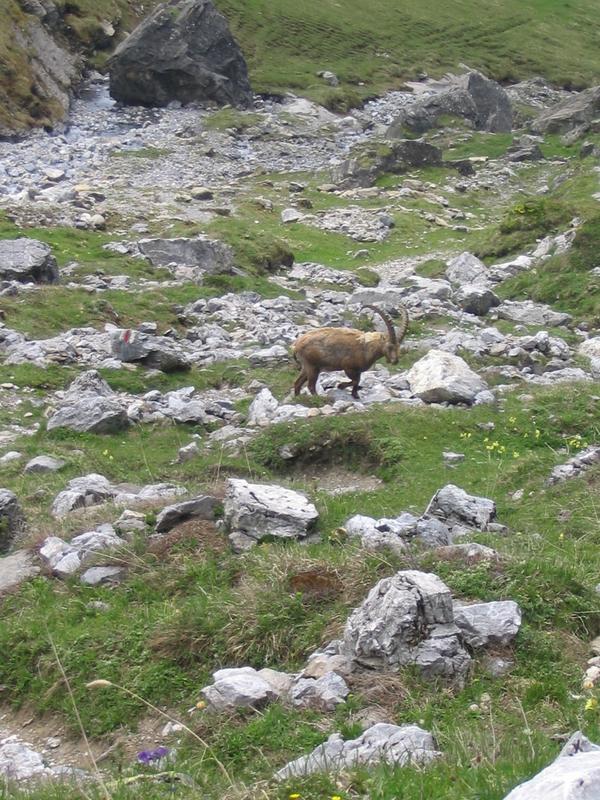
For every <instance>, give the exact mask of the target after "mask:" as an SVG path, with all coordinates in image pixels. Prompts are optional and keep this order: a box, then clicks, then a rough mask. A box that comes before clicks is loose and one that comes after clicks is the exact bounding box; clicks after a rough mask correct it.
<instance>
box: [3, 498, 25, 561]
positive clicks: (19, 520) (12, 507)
mask: <svg viewBox="0 0 600 800" xmlns="http://www.w3.org/2000/svg"><path fill="white" fill-rule="evenodd" d="M23 525H24V519H23V512H22V511H21V506H20V505H19V501H18V500H17V496H16V495H15V494H13V492H11V491H9V490H8V489H0V553H5V552H6V551H7V550H8V548H9V546H10V544H11V542H12V540H13V539H14V538H15V536H16V535H17V534H18V533H19V532H20V531H21V530H22V529H23Z"/></svg>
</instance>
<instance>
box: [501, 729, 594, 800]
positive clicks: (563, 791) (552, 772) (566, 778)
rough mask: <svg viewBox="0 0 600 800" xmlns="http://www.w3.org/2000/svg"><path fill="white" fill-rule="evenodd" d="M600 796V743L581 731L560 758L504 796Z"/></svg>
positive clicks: (573, 799)
mask: <svg viewBox="0 0 600 800" xmlns="http://www.w3.org/2000/svg"><path fill="white" fill-rule="evenodd" d="M596 797H600V747H598V745H595V744H592V743H591V742H590V741H589V740H588V739H587V738H586V737H585V736H583V735H582V734H581V733H580V732H579V731H578V732H577V733H576V734H574V736H573V737H571V739H570V740H569V742H567V744H566V745H565V747H564V748H563V750H562V752H561V753H560V755H559V756H558V758H557V759H556V760H555V761H553V762H552V764H550V765H549V766H548V767H546V768H545V769H543V770H542V771H541V772H539V773H538V774H537V775H536V776H535V777H533V778H532V779H531V780H529V781H526V782H525V783H522V784H521V785H520V786H517V787H516V789H513V790H512V792H509V793H508V794H507V795H506V797H505V798H504V800H567V798H568V800H595V798H596Z"/></svg>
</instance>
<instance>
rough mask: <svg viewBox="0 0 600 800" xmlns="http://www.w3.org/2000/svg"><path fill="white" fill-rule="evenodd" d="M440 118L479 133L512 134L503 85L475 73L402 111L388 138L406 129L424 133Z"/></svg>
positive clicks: (456, 78)
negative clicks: (451, 119) (456, 119)
mask: <svg viewBox="0 0 600 800" xmlns="http://www.w3.org/2000/svg"><path fill="white" fill-rule="evenodd" d="M441 116H453V117H459V118H461V119H464V120H466V121H467V122H469V123H470V124H471V125H472V126H473V128H475V129H476V130H480V131H490V132H492V133H508V132H509V131H511V130H512V121H513V120H512V106H511V102H510V98H509V97H508V95H507V93H506V92H505V91H504V89H503V88H502V87H501V86H500V84H498V83H496V82H495V81H492V80H490V79H489V78H486V77H485V76H484V75H482V74H481V73H480V72H476V71H472V72H468V73H466V74H464V75H458V76H452V77H451V78H449V79H448V81H447V84H446V85H445V86H442V87H440V90H439V91H436V92H434V93H433V94H430V95H427V96H425V97H424V98H423V99H419V100H417V101H416V102H415V103H413V104H412V105H409V106H407V107H406V109H403V111H402V112H401V114H400V116H399V117H397V118H396V119H395V120H394V122H393V123H392V126H391V128H390V129H389V130H388V133H387V135H388V136H391V135H394V134H396V133H401V132H402V131H403V129H406V128H408V129H409V130H412V131H414V132H415V133H424V132H425V131H428V130H430V129H431V128H433V127H435V126H436V125H437V122H438V119H439V118H440V117H441Z"/></svg>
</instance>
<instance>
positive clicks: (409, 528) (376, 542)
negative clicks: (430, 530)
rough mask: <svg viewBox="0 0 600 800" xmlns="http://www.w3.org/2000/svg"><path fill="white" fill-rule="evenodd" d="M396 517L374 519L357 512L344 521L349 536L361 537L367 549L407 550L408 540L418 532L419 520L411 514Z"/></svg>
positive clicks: (353, 537)
mask: <svg viewBox="0 0 600 800" xmlns="http://www.w3.org/2000/svg"><path fill="white" fill-rule="evenodd" d="M403 517H404V519H403V518H402V517H401V518H399V519H397V520H395V519H385V518H383V519H373V518H372V517H365V516H363V515H362V514H355V515H354V516H353V517H350V519H349V520H347V521H346V522H345V523H344V528H345V530H346V533H347V534H348V536H349V537H350V538H352V539H360V542H361V544H362V546H363V547H365V548H366V549H367V550H381V549H382V548H384V547H389V548H390V549H391V550H394V551H396V552H398V553H402V552H403V551H404V550H406V546H407V542H408V541H409V540H410V539H411V538H412V537H413V536H414V535H415V534H416V527H417V520H416V517H413V516H412V515H411V514H405V515H403Z"/></svg>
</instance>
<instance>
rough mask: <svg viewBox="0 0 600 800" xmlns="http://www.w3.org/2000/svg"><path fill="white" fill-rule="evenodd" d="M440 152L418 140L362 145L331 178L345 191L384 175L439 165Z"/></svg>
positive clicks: (355, 149)
mask: <svg viewBox="0 0 600 800" xmlns="http://www.w3.org/2000/svg"><path fill="white" fill-rule="evenodd" d="M441 162H442V151H441V150H440V149H439V148H438V147H435V146H434V145H432V144H429V143H428V142H424V141H423V140H421V139H400V140H398V141H380V142H368V143H366V144H361V145H359V146H358V147H356V148H354V150H353V151H352V152H351V154H350V158H348V159H346V160H345V161H343V162H342V163H341V164H340V165H339V166H338V167H336V168H335V169H334V171H333V175H332V179H333V180H334V181H335V182H336V183H337V184H339V185H340V186H342V187H344V188H350V187H353V186H372V185H373V184H374V183H375V181H376V180H377V178H379V177H380V176H381V175H385V174H386V173H392V174H394V175H398V174H401V173H403V172H408V171H409V170H411V169H413V168H415V167H424V166H429V165H433V166H436V165H439V164H441Z"/></svg>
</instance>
